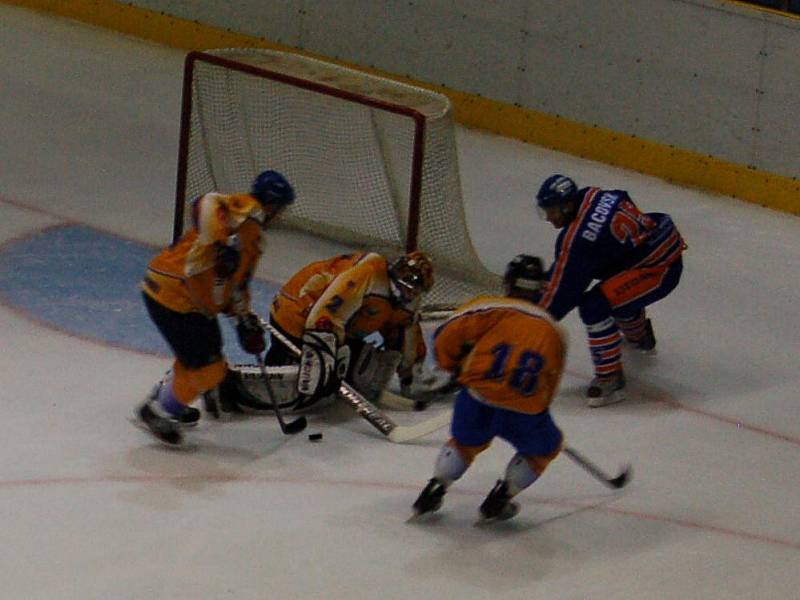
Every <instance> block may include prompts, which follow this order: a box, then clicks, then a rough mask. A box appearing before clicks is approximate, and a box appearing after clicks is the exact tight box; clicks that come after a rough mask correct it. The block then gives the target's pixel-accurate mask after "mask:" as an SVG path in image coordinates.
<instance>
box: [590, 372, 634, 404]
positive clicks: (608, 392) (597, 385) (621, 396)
mask: <svg viewBox="0 0 800 600" xmlns="http://www.w3.org/2000/svg"><path fill="white" fill-rule="evenodd" d="M586 395H587V396H588V397H589V402H588V403H587V404H588V405H589V406H590V407H592V408H597V407H600V406H608V405H609V404H616V403H617V402H622V401H623V400H625V399H626V398H627V396H626V394H625V375H624V374H623V372H622V371H618V372H616V373H614V374H612V375H610V376H608V377H595V378H594V379H592V382H591V383H590V384H589V388H588V389H587V390H586Z"/></svg>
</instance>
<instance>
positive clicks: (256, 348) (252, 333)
mask: <svg viewBox="0 0 800 600" xmlns="http://www.w3.org/2000/svg"><path fill="white" fill-rule="evenodd" d="M236 335H238V336H239V345H240V346H241V347H242V350H244V351H245V352H247V353H249V354H261V353H262V352H263V351H264V349H265V348H266V347H267V342H266V340H265V339H264V327H262V325H261V321H259V320H258V317H257V316H256V315H254V314H253V313H248V314H246V315H245V316H243V317H241V318H240V319H239V323H238V324H237V325H236Z"/></svg>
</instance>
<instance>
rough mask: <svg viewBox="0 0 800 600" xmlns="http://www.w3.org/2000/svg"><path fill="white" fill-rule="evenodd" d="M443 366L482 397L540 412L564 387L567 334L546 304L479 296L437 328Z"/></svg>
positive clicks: (496, 403) (438, 357)
mask: <svg viewBox="0 0 800 600" xmlns="http://www.w3.org/2000/svg"><path fill="white" fill-rule="evenodd" d="M433 345H434V356H435V359H436V362H437V363H438V364H439V366H440V367H441V368H443V369H445V370H447V371H450V372H451V373H454V374H455V375H456V376H457V380H458V383H459V384H461V385H463V386H465V387H466V388H468V389H469V391H470V393H471V394H472V395H473V396H474V397H475V398H477V399H478V400H480V401H482V402H485V403H486V404H490V405H492V406H496V407H498V408H504V409H507V410H513V411H516V412H520V413H527V414H538V413H540V412H542V411H544V410H546V409H547V408H548V407H549V406H550V403H551V402H552V400H553V397H554V396H555V394H556V391H557V390H558V384H559V381H560V380H561V374H562V372H563V370H564V360H565V355H566V346H567V342H566V334H564V333H563V332H562V330H561V328H560V327H559V326H558V325H557V324H556V323H555V321H554V320H553V318H552V317H551V316H550V315H549V314H548V313H547V312H546V311H545V310H544V309H542V308H541V307H539V306H536V305H535V304H532V303H530V302H528V301H525V300H521V299H517V298H506V297H494V296H479V297H477V298H475V299H474V300H472V301H470V302H468V303H466V304H464V305H463V306H461V307H459V308H458V309H457V310H456V312H455V313H454V314H453V316H452V317H450V318H449V319H448V320H447V321H446V322H445V323H443V324H442V325H441V326H440V327H439V328H438V329H437V330H436V332H435V334H434V339H433Z"/></svg>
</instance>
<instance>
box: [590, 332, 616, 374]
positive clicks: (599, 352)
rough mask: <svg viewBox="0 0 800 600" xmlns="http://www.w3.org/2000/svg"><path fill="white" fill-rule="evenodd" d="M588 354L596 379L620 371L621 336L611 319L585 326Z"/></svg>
mask: <svg viewBox="0 0 800 600" xmlns="http://www.w3.org/2000/svg"><path fill="white" fill-rule="evenodd" d="M586 333H587V334H588V337H589V353H590V354H591V355H592V362H593V363H594V371H595V374H596V375H597V376H598V377H609V376H611V375H613V374H615V373H617V372H619V371H621V370H622V334H621V333H620V331H619V328H618V327H617V325H616V323H615V322H614V319H612V318H611V317H609V318H607V319H604V320H603V321H600V322H599V323H592V324H587V325H586Z"/></svg>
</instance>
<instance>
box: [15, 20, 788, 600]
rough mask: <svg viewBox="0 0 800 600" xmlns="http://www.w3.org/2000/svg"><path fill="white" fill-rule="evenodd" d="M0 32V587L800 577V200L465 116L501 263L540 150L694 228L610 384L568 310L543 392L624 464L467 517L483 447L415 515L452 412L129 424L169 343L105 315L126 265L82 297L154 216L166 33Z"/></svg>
mask: <svg viewBox="0 0 800 600" xmlns="http://www.w3.org/2000/svg"><path fill="white" fill-rule="evenodd" d="M0 51H2V56H3V59H2V61H0V130H1V134H0V164H2V167H1V168H0V270H1V271H2V272H1V273H0V383H1V384H2V385H0V398H1V399H2V402H0V408H1V409H2V419H0V440H2V442H0V443H1V444H2V452H1V453H0V510H2V515H3V518H2V523H3V543H2V545H0V581H2V585H1V586H0V597H1V598H8V599H15V600H17V599H26V600H34V599H48V600H53V599H66V598H69V599H75V600H88V599H101V598H102V599H115V600H122V599H128V598H130V599H154V598H158V599H165V600H166V599H171V600H176V599H183V598H186V599H192V600H196V599H198V598H213V599H222V598H237V599H257V598H258V599H261V598H269V599H292V598H303V599H315V598H335V599H339V598H341V599H348V600H350V599H355V598H358V599H361V598H364V599H369V598H383V599H387V600H390V599H408V598H415V599H427V598H430V599H434V600H442V599H447V598H462V599H469V600H471V599H481V598H486V599H488V598H492V599H495V600H499V599H512V598H513V599H525V600H530V599H532V598H549V599H594V598H597V599H602V600H616V599H630V598H636V599H639V598H641V599H655V598H658V599H676V600H677V599H680V600H684V599H686V598H702V599H728V598H748V599H751V598H752V599H762V598H764V599H767V598H768V599H776V598H781V599H783V598H786V599H792V598H799V597H800V592H798V590H800V568H798V566H800V485H799V483H800V392H799V391H798V390H800V369H799V368H798V367H800V360H799V359H798V356H800V308H798V298H799V297H800V293H799V292H800V283H798V282H799V281H800V219H798V218H796V217H793V216H789V215H786V214H782V213H778V212H773V211H771V210H767V209H763V208H760V207H757V206H753V205H749V204H744V203H741V202H739V201H737V200H734V199H731V198H722V197H716V196H712V195H708V194H704V193H700V192H698V191H694V190H688V189H683V188H677V187H673V186H671V185H669V184H668V183H666V182H664V181H661V180H657V179H653V178H649V177H645V176H641V175H638V174H635V173H631V172H626V171H621V170H617V169H613V168H610V167H608V166H605V165H600V164H596V163H591V162H588V161H583V160H581V159H578V158H575V157H571V156H567V155H562V154H558V153H555V152H550V151H546V150H543V149H540V148H535V147H531V146H526V145H524V144H521V143H518V142H515V141H510V140H505V139H501V138H497V137H494V136H490V135H487V134H484V133H480V132H475V131H467V130H459V132H458V143H459V158H460V166H461V172H462V183H463V187H464V194H465V198H466V206H467V215H468V220H469V223H470V228H471V232H472V235H473V238H474V241H475V245H476V247H477V250H478V252H479V254H480V255H481V257H482V258H483V260H484V261H485V262H486V264H487V265H488V266H489V267H490V268H492V269H493V270H495V271H498V272H499V271H501V270H502V268H503V266H504V264H505V263H506V262H507V261H508V260H509V259H510V258H511V257H512V256H513V255H514V254H516V253H518V252H521V251H526V252H530V253H534V254H539V255H542V256H544V257H545V258H546V260H550V259H551V258H552V248H553V243H554V240H555V235H556V232H555V231H554V230H553V229H552V228H551V227H550V226H549V225H548V224H547V223H545V222H542V221H540V220H539V219H538V217H537V215H536V212H535V210H534V208H533V206H532V200H531V199H532V196H533V193H534V191H535V189H536V188H537V186H538V184H539V182H540V181H541V180H542V179H543V178H544V177H546V176H547V175H549V174H551V173H553V172H565V173H567V174H570V175H572V176H573V177H574V178H575V179H576V180H577V181H578V184H579V185H598V186H601V187H608V188H622V189H627V190H628V191H629V192H630V194H631V196H632V197H633V198H634V200H636V201H637V202H638V204H639V205H640V207H642V208H643V209H646V210H660V211H664V212H669V213H670V214H672V216H673V217H674V220H675V221H676V223H677V224H678V226H679V227H680V229H681V231H682V233H683V234H684V237H685V238H686V241H687V242H688V244H689V250H688V252H687V253H686V255H685V270H684V276H683V280H682V282H681V284H680V286H679V287H678V289H677V290H676V291H675V293H674V294H673V295H671V296H670V297H668V298H667V299H665V300H664V301H662V302H661V303H659V304H657V305H656V306H655V307H653V308H652V309H651V310H650V314H651V316H652V317H653V322H654V325H655V329H656V335H657V337H658V342H659V346H658V354H657V356H655V357H651V358H647V359H645V358H643V357H637V356H632V355H629V354H626V355H625V356H624V360H625V365H626V369H627V373H628V378H629V384H630V385H629V388H630V394H629V395H630V396H631V399H630V400H629V401H628V402H626V403H623V404H619V405H615V406H612V407H607V408H602V409H589V408H587V407H586V406H585V403H584V399H583V397H582V389H583V387H585V385H586V383H587V382H588V380H589V378H590V377H591V373H592V369H591V363H590V360H589V355H588V351H587V350H586V348H585V342H584V334H583V330H582V326H581V324H580V322H579V321H578V318H577V315H576V314H571V315H570V316H569V317H567V319H566V320H565V324H566V326H567V328H568V329H569V331H570V333H571V336H572V347H571V353H570V358H569V364H568V375H567V376H566V377H565V379H564V381H563V384H562V391H561V394H560V395H559V397H558V399H557V400H556V402H555V404H554V407H553V413H554V416H555V418H556V420H557V422H558V423H559V425H560V426H561V427H562V429H563V430H564V432H565V435H566V438H567V441H568V443H570V444H571V445H572V446H574V447H576V448H578V449H579V450H582V451H583V452H584V453H585V454H587V455H588V456H589V457H590V458H591V459H592V460H594V461H595V462H597V463H598V464H599V465H600V466H602V467H603V468H604V469H607V470H608V471H610V472H613V471H615V470H616V469H618V468H619V467H620V466H621V465H622V464H624V463H626V462H631V463H633V465H634V469H635V477H634V480H633V482H632V483H631V485H630V486H628V487H627V488H626V489H624V490H622V491H621V492H619V493H614V492H610V491H609V490H607V489H606V488H604V487H603V486H601V485H600V484H599V483H598V482H597V481H596V480H594V479H593V478H591V477H590V476H589V475H588V474H587V473H586V472H584V471H583V470H582V469H580V468H578V467H577V466H576V465H575V464H573V463H572V462H571V461H570V460H569V459H568V458H566V457H561V458H559V459H558V460H556V461H555V462H554V463H553V464H552V465H551V467H550V469H549V470H548V471H547V472H546V474H545V475H544V476H543V477H542V478H541V479H540V481H538V482H537V483H536V484H535V485H534V486H533V487H532V488H530V489H529V490H527V491H525V492H524V493H523V494H522V495H521V496H520V498H519V499H520V502H521V505H522V511H521V513H520V514H519V516H518V517H517V518H515V519H514V520H512V521H509V522H507V523H502V524H499V525H496V526H493V527H488V528H487V527H482V528H477V527H474V526H473V522H474V521H475V518H476V516H477V506H478V504H479V503H480V502H481V500H482V498H483V497H484V495H485V494H486V493H487V491H488V490H489V489H490V488H491V486H492V485H493V483H494V481H495V480H496V479H497V478H498V477H499V476H500V475H501V473H502V470H503V469H504V467H505V464H506V462H507V460H508V458H509V457H510V456H511V453H512V451H511V449H510V448H509V447H508V446H505V445H504V444H503V443H496V444H495V445H494V446H492V448H491V449H490V450H488V451H487V452H485V453H484V454H483V455H481V456H480V457H479V458H478V460H477V461H476V463H475V464H474V466H473V467H472V469H471V470H470V471H469V472H468V473H467V474H466V475H465V476H464V478H463V479H462V480H461V481H459V482H458V483H456V484H455V485H454V487H453V488H452V490H451V492H450V493H449V494H448V496H447V498H446V502H445V506H444V508H443V509H442V511H441V516H440V517H439V518H437V519H434V520H432V521H431V522H428V523H425V524H408V523H406V519H407V517H408V516H409V515H410V512H411V503H412V502H413V501H414V499H415V498H416V495H417V493H418V492H419V490H420V489H421V487H422V486H423V485H424V484H425V482H426V481H427V479H428V478H429V477H430V474H431V469H432V465H433V461H434V458H435V456H436V453H437V450H438V447H439V446H440V445H441V443H442V442H444V441H445V439H446V436H447V433H446V431H440V432H438V433H436V434H433V435H431V436H429V437H427V438H424V439H422V440H419V441H418V442H417V443H414V444H409V445H396V444H392V443H390V442H388V441H387V440H385V439H383V438H382V437H381V436H380V434H378V433H377V432H375V431H374V430H373V429H372V428H371V427H370V426H369V425H368V424H367V423H366V422H365V421H363V420H361V419H360V418H358V417H356V416H354V415H352V414H351V412H350V411H349V409H347V408H346V407H338V406H335V407H331V408H330V409H329V410H327V411H325V412H322V413H319V414H317V415H314V416H312V417H311V419H310V424H309V429H308V432H313V431H320V432H323V433H324V440H323V441H322V442H320V443H309V442H308V441H307V439H306V435H305V433H303V434H300V435H298V436H296V437H287V436H283V435H281V433H280V430H279V429H278V426H277V423H276V422H275V421H274V419H273V418H271V417H267V416H259V417H253V418H249V419H240V420H237V421H235V422H229V423H218V422H208V421H205V422H203V423H202V424H201V425H200V426H199V428H198V430H196V431H194V432H191V433H190V434H189V442H190V443H189V444H188V446H187V447H186V448H185V449H182V450H175V451H170V450H169V449H165V448H164V447H163V446H161V445H158V444H156V443H154V442H153V441H152V440H151V439H150V438H149V437H148V436H146V435H145V434H144V433H142V432H141V431H139V430H137V429H135V428H134V427H132V426H131V424H130V423H129V422H128V417H129V416H130V415H131V414H132V410H133V409H134V407H135V406H136V404H137V403H139V402H140V401H141V399H142V398H143V396H144V394H145V393H146V392H147V391H148V390H149V388H150V386H151V385H152V384H153V383H154V382H155V381H157V380H158V379H159V378H160V376H161V374H162V373H163V371H164V369H165V368H166V367H167V366H168V364H169V360H168V358H166V357H165V356H164V355H163V354H162V353H159V352H157V351H148V345H147V342H146V341H144V342H142V344H143V345H142V346H136V345H135V344H133V343H132V342H131V343H130V344H129V343H127V342H126V341H129V340H133V338H134V336H133V333H131V335H127V334H126V335H114V333H115V331H116V332H117V333H119V329H120V328H121V327H123V326H127V327H130V328H131V330H136V329H140V330H141V331H150V330H151V329H152V326H151V325H150V324H149V323H148V322H147V321H146V320H138V321H137V316H136V315H137V314H143V313H137V312H136V311H140V306H139V304H140V302H139V298H138V293H137V291H136V288H135V286H133V287H132V289H131V290H130V298H128V302H120V303H119V305H118V306H114V307H113V310H112V311H110V312H104V310H106V309H108V308H109V307H108V306H106V305H105V304H104V303H103V302H102V300H98V298H101V299H102V295H100V294H99V292H100V291H102V290H103V289H104V286H110V285H111V283H109V282H111V281H112V280H113V279H114V278H113V275H114V273H115V272H116V270H121V269H123V267H122V266H120V265H121V264H122V263H121V262H120V261H119V260H118V259H120V258H121V257H123V256H124V257H127V258H131V257H134V258H135V257H139V256H141V257H142V258H141V259H139V258H136V259H135V260H134V261H133V266H130V265H127V264H126V266H125V267H124V268H125V269H128V267H130V268H131V269H135V268H138V267H139V264H138V263H137V262H136V261H140V262H141V265H140V266H141V268H143V267H144V263H145V262H146V259H147V257H148V256H149V254H150V253H152V252H154V251H155V249H156V248H157V247H158V246H160V245H163V244H165V243H166V242H167V241H168V238H169V235H170V231H171V209H172V196H173V190H174V179H175V164H176V154H177V138H178V114H179V102H180V85H181V81H180V78H181V68H182V59H183V53H182V52H180V51H176V50H172V49H168V48H164V47H160V46H157V45H153V44H149V43H144V42H141V41H138V40H136V39H132V38H128V37H124V36H120V35H117V34H112V33H109V32H106V31H102V30H98V29H94V28H91V27H87V26H84V25H81V24H77V23H74V22H70V21H65V20H60V19H55V18H51V17H48V16H44V15H41V14H37V13H33V12H29V11H26V10H22V9H17V8H11V7H8V6H5V5H0ZM81 231H82V232H84V234H81V233H80V232H81ZM76 232H77V233H76ZM58 233H62V234H63V233H71V235H59V236H56V237H53V235H54V234H58ZM93 236H99V237H98V238H97V240H100V239H101V238H102V241H103V242H104V243H105V241H107V239H108V238H109V237H110V238H113V239H115V240H117V241H118V242H119V243H120V244H122V246H121V247H126V248H128V251H125V252H123V253H122V254H120V255H114V254H113V253H112V254H111V255H110V256H109V255H108V253H107V252H101V251H100V250H97V248H99V246H97V243H99V242H97V243H96V240H95V238H94V237H93ZM54 240H59V241H58V243H57V244H56V243H55V241H54ZM81 243H82V245H81ZM126 245H127V246H126ZM87 248H88V249H87ZM92 248H95V250H96V251H95V252H93V251H92ZM309 248H310V247H309V244H308V243H307V242H306V243H297V242H294V241H289V240H284V239H283V236H282V235H280V234H277V235H273V236H271V237H270V238H269V240H268V245H267V251H266V254H265V257H264V259H263V261H262V262H263V264H262V269H261V272H260V273H259V276H260V278H261V279H262V280H263V281H264V282H266V283H267V284H269V282H280V281H282V280H283V279H284V278H286V277H287V276H288V275H289V274H291V273H292V272H293V270H294V269H295V268H296V267H297V266H299V265H300V264H303V263H304V262H305V260H306V259H309V258H313V256H315V255H317V254H319V253H323V254H324V253H328V252H333V251H334V249H333V248H328V247H323V245H322V244H321V243H319V244H318V245H316V246H313V247H311V248H310V249H309ZM143 249H144V250H143ZM306 253H308V254H306ZM65 257H68V260H65ZM103 257H105V258H106V261H105V265H106V266H105V268H106V273H107V275H108V280H107V281H106V280H105V279H104V278H101V279H103V280H102V281H98V275H97V271H96V270H94V269H95V268H96V264H97V262H98V260H99V259H102V258H103ZM101 262H102V261H101ZM90 265H95V267H93V268H91V269H90ZM101 272H102V271H101ZM122 285H125V284H124V283H123V284H122ZM256 308H259V307H258V306H257V307H256ZM260 308H261V310H262V311H264V310H266V307H265V306H261V307H260ZM92 311H95V312H92ZM112 312H113V313H115V314H117V315H118V316H119V317H120V320H119V321H117V320H115V319H112V318H111V317H109V316H108V315H109V314H111V313H112ZM87 315H88V317H87ZM126 317H127V318H128V319H127V320H126ZM118 323H127V325H119V324H118ZM423 415H424V413H423V414H422V415H415V414H402V413H397V414H393V416H395V417H396V419H397V420H398V421H401V422H403V423H406V422H408V423H412V422H415V421H416V420H418V419H420V418H422V416H423Z"/></svg>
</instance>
